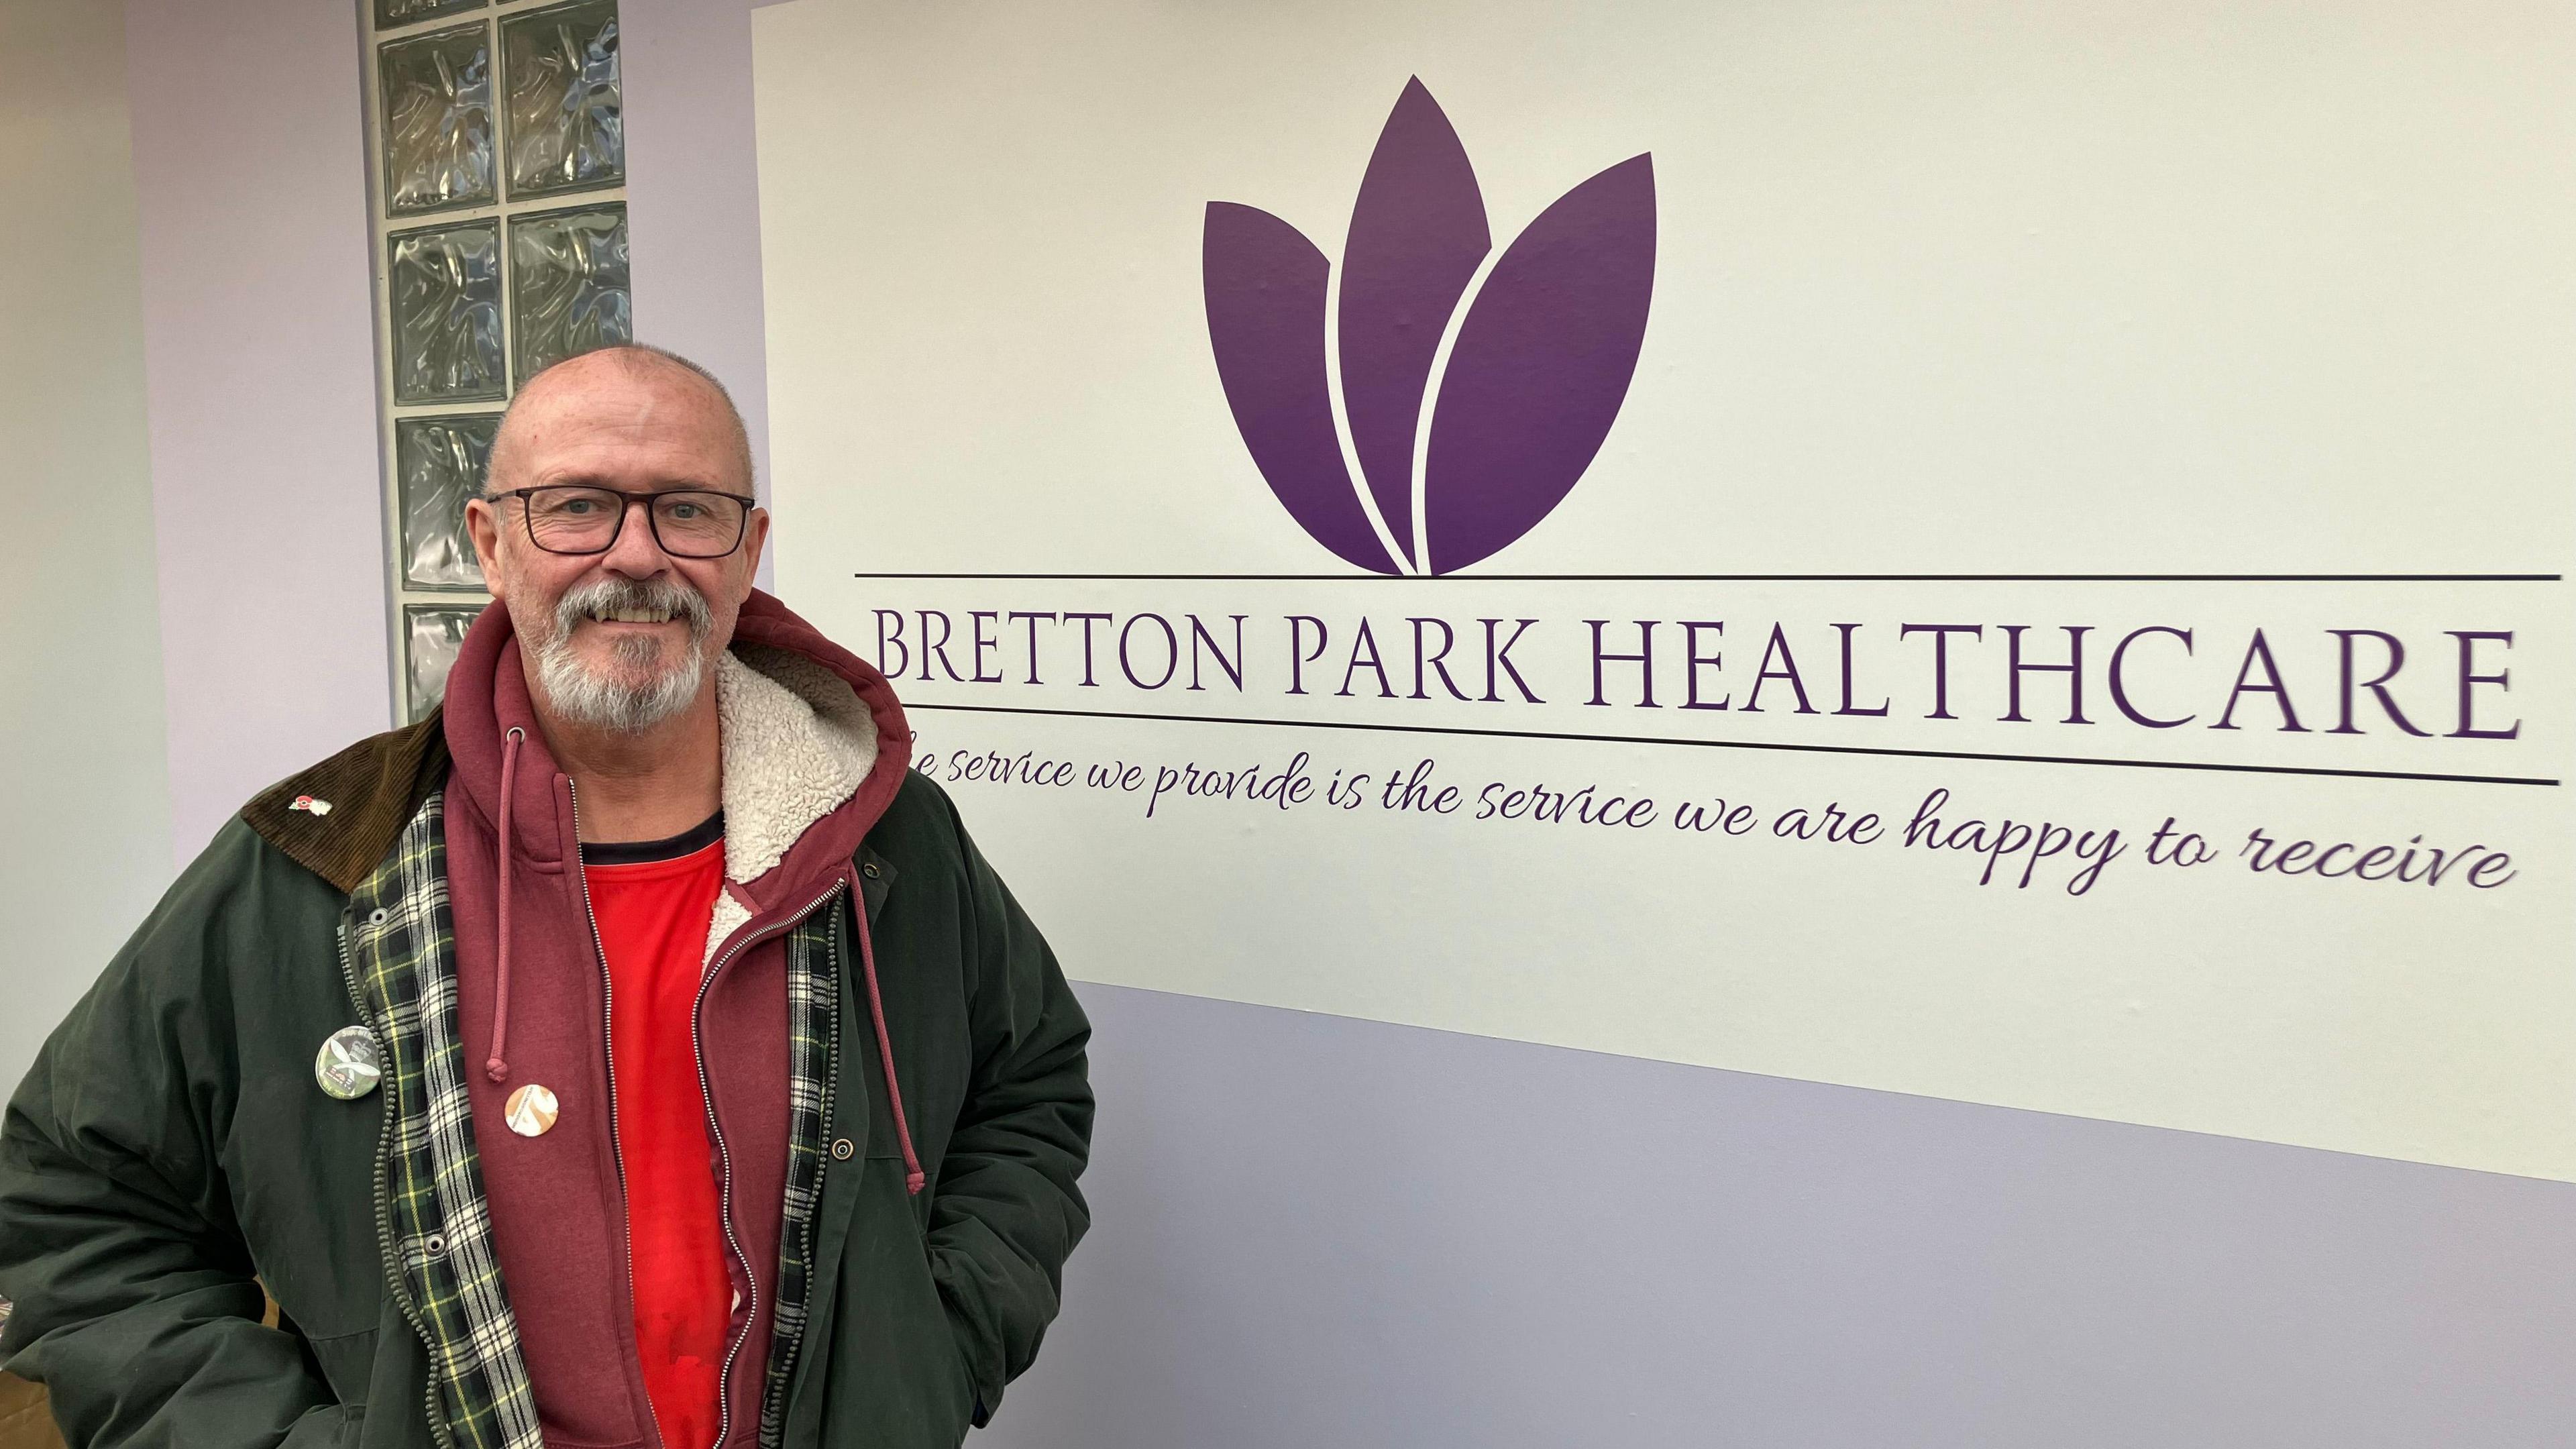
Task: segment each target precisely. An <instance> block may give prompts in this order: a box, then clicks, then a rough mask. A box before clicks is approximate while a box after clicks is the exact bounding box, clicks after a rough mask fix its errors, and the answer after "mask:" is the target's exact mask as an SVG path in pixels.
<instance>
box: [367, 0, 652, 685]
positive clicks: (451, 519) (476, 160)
mask: <svg viewBox="0 0 2576 1449" xmlns="http://www.w3.org/2000/svg"><path fill="white" fill-rule="evenodd" d="M356 3H357V4H358V6H359V14H360V16H361V18H362V19H363V20H364V22H365V24H366V28H367V50H366V63H365V64H364V66H363V67H362V68H361V75H362V77H363V79H364V84H365V86H366V115H367V125H368V129H369V131H370V136H369V138H368V139H369V145H368V148H367V154H368V158H369V165H370V167H371V168H372V172H373V174H372V176H371V178H370V182H371V185H370V190H369V195H370V197H371V204H372V206H373V208H374V214H375V234H376V266H377V272H376V296H377V305H378V307H379V309H380V310H379V312H378V317H377V321H378V334H379V336H381V337H382V339H383V342H382V345H381V347H380V349H379V352H378V362H377V368H378V371H377V386H378V394H377V395H378V399H379V408H380V410H381V412H382V415H383V419H384V430H383V437H384V455H383V462H382V468H383V478H382V482H381V485H380V486H381V487H382V488H383V489H384V493H383V498H384V517H385V556H386V560H387V567H386V578H385V587H386V591H387V595H388V597H389V600H390V602H391V606H392V607H391V608H390V609H388V611H387V615H386V618H387V623H388V630H389V636H390V637H389V640H388V643H389V645H390V647H391V650H392V657H393V660H394V669H393V676H394V678H393V688H394V696H395V698H394V705H395V712H396V715H397V717H399V718H405V719H417V718H420V717H421V716H422V715H423V714H425V713H426V712H427V711H428V710H430V709H431V708H433V707H434V706H435V705H436V704H437V702H438V700H439V698H440V697H441V695H442V694H443V692H444V690H445V688H446V682H447V667H448V664H449V663H450V662H451V661H453V660H454V658H455V654H456V648H457V646H458V643H459V641H461V640H462V639H463V638H464V634H465V629H466V626H467V625H468V624H470V623H471V622H472V621H473V619H474V617H475V615H476V614H477V613H479V612H480V611H481V610H482V609H483V607H484V606H485V605H486V604H487V603H488V602H489V597H490V596H489V595H488V593H487V592H486V591H485V588H484V579H483V574H482V570H481V568H480V567H479V566H478V564H477V563H476V561H475V557H474V545H473V540H472V538H471V536H470V535H469V534H468V533H467V532H466V528H465V506H466V504H467V502H468V501H470V500H471V499H473V498H474V497H475V496H476V495H477V494H478V493H480V492H481V491H482V489H483V487H484V484H485V473H486V470H487V469H488V468H489V467H490V464H491V456H492V439H493V435H494V433H495V432H496V431H497V429H498V428H499V426H500V420H501V413H502V410H503V409H504V408H505V407H507V406H508V405H509V401H510V397H511V394H512V393H513V392H515V391H516V390H517V388H518V386H519V384H521V383H522V382H524V381H526V379H528V378H529V377H531V376H533V375H534V374H535V373H536V372H537V371H538V370H540V369H542V368H544V367H545V366H547V365H548V364H550V363H553V362H558V361H561V360H562V359H564V358H567V357H571V356H575V355H577V354H579V353H582V352H586V351H589V350H590V349H592V348H594V347H601V346H606V345H608V344H611V343H616V342H624V341H628V340H631V339H632V338H633V337H634V335H635V316H634V301H633V293H632V289H631V287H630V286H629V283H628V280H627V235H626V190H625V184H626V123H625V91H624V80H623V78H622V77H621V75H620V74H619V56H618V51H619V16H618V9H617V4H616V0H573V3H565V0H356Z"/></svg>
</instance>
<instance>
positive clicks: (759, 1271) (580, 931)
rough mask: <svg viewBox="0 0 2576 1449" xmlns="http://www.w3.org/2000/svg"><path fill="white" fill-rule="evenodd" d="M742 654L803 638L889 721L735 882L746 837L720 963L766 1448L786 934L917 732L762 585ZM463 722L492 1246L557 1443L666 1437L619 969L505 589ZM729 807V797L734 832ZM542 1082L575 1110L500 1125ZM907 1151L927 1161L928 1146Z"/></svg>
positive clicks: (739, 1441)
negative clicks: (539, 1123) (639, 1222)
mask: <svg viewBox="0 0 2576 1449" xmlns="http://www.w3.org/2000/svg"><path fill="white" fill-rule="evenodd" d="M731 647H732V648H733V649H735V650H736V651H738V652H739V651H743V650H745V649H746V648H767V649H778V650H784V651H787V652H788V653H790V654H793V655H801V656H803V658H804V659H806V660H808V661H811V662H812V663H815V664H819V665H821V666H823V668H824V669H826V670H828V671H829V672H830V674H831V675H833V676H837V678H838V679H839V680H840V682H841V683H843V684H846V685H847V686H848V687H849V688H850V689H851V690H853V691H855V693H856V695H857V698H858V700H859V702H860V703H862V704H864V705H865V706H866V708H867V711H868V714H869V716H870V717H871V718H872V719H873V721H874V723H875V726H876V759H875V762H874V764H873V766H872V767H871V768H870V769H869V771H868V773H867V774H866V776H865V779H864V782H863V783H862V784H860V785H859V787H858V789H857V791H856V793H854V794H852V795H850V796H849V797H848V798H847V799H844V800H842V801H840V802H839V803H838V804H837V805H835V806H832V807H831V808H830V809H829V810H828V811H827V812H826V813H824V814H822V815H821V817H820V818H818V819H816V820H814V821H813V822H812V823H811V824H810V825H808V826H807V827H806V828H805V830H804V832H803V834H802V835H801V836H799V837H797V838H796V841H795V843H794V844H793V845H792V846H790V847H788V848H787V850H786V853H785V855H784V856H783V857H782V858H781V859H780V860H779V861H778V863H777V864H776V865H775V866H773V867H771V868H770V869H769V870H767V871H766V872H765V873H763V874H761V875H760V876H758V877H757V878H756V879H753V880H749V881H743V882H737V881H734V880H732V879H731V874H732V872H731V861H730V847H731V843H730V842H728V855H729V860H728V872H727V875H728V879H727V883H726V886H725V891H726V893H727V894H728V895H730V896H732V897H733V899H734V900H735V901H737V902H738V903H739V904H740V905H741V906H743V907H744V908H745V909H747V910H748V911H749V912H750V917H751V918H750V920H749V921H748V922H746V923H744V924H743V925H741V926H739V927H738V928H736V929H735V930H734V931H733V932H732V933H731V934H730V935H729V936H728V937H727V938H726V940H725V942H724V943H723V945H722V946H720V947H719V948H718V950H717V952H716V954H715V956H714V958H713V966H714V969H713V974H712V975H711V977H710V978H709V981H708V984H707V985H706V987H705V988H704V990H703V994H702V998H701V1004H700V1008H699V1028H698V1047H699V1059H700V1060H699V1065H700V1068H701V1070H702V1072H703V1074H704V1078H705V1081H706V1083H707V1089H708V1095H707V1101H708V1109H709V1115H710V1118H711V1119H712V1120H711V1123H710V1126H711V1131H710V1134H709V1142H708V1151H709V1153H710V1154H711V1160H712V1161H713V1162H714V1163H715V1166H716V1170H717V1180H718V1182H719V1183H720V1184H721V1185H722V1189H723V1191H722V1199H723V1205H724V1216H725V1223H724V1226H725V1230H726V1236H727V1239H728V1249H727V1253H726V1260H727V1264H728V1268H729V1271H730V1273H731V1276H732V1280H733V1286H734V1291H735V1292H736V1294H738V1295H739V1298H738V1301H737V1305H736V1307H735V1309H734V1315H733V1324H732V1339H731V1345H732V1346H731V1348H730V1350H729V1352H728V1355H727V1358H726V1370H725V1392H724V1424H725V1427H724V1431H723V1434H722V1438H721V1440H720V1444H721V1449H747V1446H750V1445H752V1444H754V1443H755V1442H756V1441H757V1436H758V1433H759V1427H760V1395H761V1389H762V1382H761V1380H762V1371H763V1369H764V1367H765V1365H766V1363H767V1360H768V1349H769V1338H770V1325H771V1309H772V1306H773V1304H772V1300H773V1299H774V1297H775V1294H776V1290H777V1275H778V1248H779V1231H780V1220H781V1213H782V1208H783V1201H784V1197H785V1192H786V1182H787V1144H788V1104H787V1093H788V1061H787V984H786V983H787V961H786V948H785V945H784V938H785V935H786V933H787V932H788V931H789V930H790V929H792V928H793V927H794V925H795V924H796V923H797V922H798V921H799V920H801V919H803V918H804V917H805V916H806V915H807V914H809V913H810V912H811V911H813V910H815V909H817V908H819V907H821V906H822V905H823V904H825V903H826V902H828V901H830V900H832V899H834V898H835V897H836V896H837V894H838V892H839V891H841V890H845V889H851V888H852V885H851V878H850V877H851V870H852V866H851V859H852V856H853V855H854V854H855V853H856V852H857V850H858V847H859V842H860V840H861V839H862V837H864V836H865V835H866V834H867V832H868V829H869V827H870V826H872V825H874V824H875V823H876V820H877V818H878V816H879V815H881V814H882V813H883V812H884V810H885V808H886V806H887V804H888V803H889V802H891V801H892V800H893V798H894V795H895V792H896V790H897V789H898V788H900V786H901V785H902V783H903V772H904V770H905V768H906V766H907V763H908V760H909V750H910V745H909V741H910V738H911V734H910V731H909V729H907V727H906V726H905V724H904V718H903V710H902V707H901V706H900V705H899V704H897V703H896V701H895V697H894V691H893V689H892V688H891V687H890V686H888V684H887V683H886V680H885V677H884V676H883V675H881V674H879V673H878V672H877V671H876V670H875V669H874V668H872V667H871V666H869V665H868V664H866V663H865V662H863V661H861V660H860V659H859V658H858V657H857V656H856V655H853V654H851V653H849V652H848V651H847V650H844V649H842V648H841V647H840V646H838V645H836V644H834V643H832V642H831V641H830V640H828V639H825V638H824V637H823V636H822V635H821V634H820V633H818V632H817V631H816V630H815V629H814V628H813V627H812V626H811V625H809V624H807V623H806V622H805V621H804V620H802V619H800V618H798V617H797V616H796V615H794V614H792V613H790V612H788V610H787V608H786V606H784V605H782V604H780V603H779V602H778V601H777V600H776V599H774V598H772V597H770V596H769V595H767V594H765V593H761V592H758V591H756V590H755V591H754V592H753V593H752V594H751V596H750V598H749V599H748V600H746V601H745V603H744V604H743V608H742V612H741V615H740V618H739V619H738V620H737V622H736V624H735V626H734V635H733V640H732V645H731ZM708 687H710V688H713V687H714V679H713V676H712V674H711V675H710V677H709V681H708ZM445 714H446V719H445V731H446V736H447V745H448V749H449V751H450V753H451V754H452V755H453V756H454V760H455V763H454V766H453V771H452V773H451V775H450V777H449V780H448V788H447V810H446V819H447V870H448V888H449V893H450V899H451V905H452V910H453V915H454V924H455V934H456V966H457V1007H458V1024H459V1029H460V1031H461V1032H462V1035H463V1040H464V1043H465V1055H466V1075H467V1078H468V1082H469V1094H470V1098H471V1102H472V1107H473V1122H472V1126H473V1132H474V1144H475V1148H476V1151H477V1153H478V1154H479V1156H480V1160H481V1169H482V1175H483V1186H484V1190H485V1193H486V1194H487V1196H488V1199H489V1201H490V1204H491V1213H492V1240H493V1244H494V1248H495V1250H496V1253H497V1256H498V1258H499V1261H500V1265H501V1273H502V1280H503V1282H504V1283H505V1284H506V1285H507V1289H508V1293H509V1300H510V1308H511V1311H512V1314H513V1316H514V1317H515V1318H516V1319H517V1321H518V1328H519V1337H520V1351H521V1353H522V1355H523V1356H524V1357H525V1359H526V1362H527V1370H528V1379H529V1383H530V1385H531V1387H532V1388H533V1390H534V1392H535V1395H536V1401H537V1415H538V1419H539V1422H540V1424H541V1426H542V1428H543V1430H544V1433H545V1438H546V1442H547V1444H548V1445H550V1446H561V1449H629V1446H647V1445H649V1446H656V1449H661V1436H660V1434H659V1432H658V1431H657V1430H656V1428H655V1426H654V1422H653V1413H652V1408H651V1405H650V1401H649V1400H648V1399H647V1398H646V1396H645V1389H644V1373H643V1366H642V1364H641V1363H640V1361H639V1360H638V1358H637V1353H636V1344H635V1327H634V1306H633V1300H632V1297H631V1295H630V1286H631V1284H630V1279H629V1276H628V1264H627V1241H626V1195H625V1184H624V1181H623V1178H622V1175H621V1170H620V1166H619V1162H618V1157H617V1144H616V1133H615V1120H614V1117H613V1115H612V1111H613V1108H612V1091H613V1087H612V1083H611V1080H610V1071H609V1051H608V1019H609V1018H608V997H607V991H608V975H607V965H606V963H605V962H604V961H603V960H601V958H600V955H599V949H598V944H597V936H596V933H595V931H594V929H593V927H592V923H591V918H590V907H589V897H588V893H587V889H586V886H585V884H584V880H583V876H582V872H581V868H580V865H581V838H580V832H579V829H578V826H577V823H576V818H575V798H574V791H573V786H572V781H571V779H570V777H569V776H567V775H565V774H564V773H563V771H562V770H561V769H560V768H558V767H557V765H556V763H555V761H554V759H553V757H552V756H551V755H550V754H549V753H548V752H547V750H546V745H545V740H544V737H543V736H542V735H541V734H540V733H539V731H538V729H537V723H536V717H535V714H534V712H533V711H532V710H531V708H530V705H529V699H528V684H527V677H526V675H525V673H524V672H523V670H522V667H521V664H520V655H519V648H518V644H517V641H516V639H515V638H514V636H513V634H512V631H511V627H510V616H509V613H508V611H507V610H506V609H504V608H503V607H501V606H500V605H498V604H495V605H493V606H491V607H489V608H486V609H485V610H484V611H483V614H482V616H481V617H480V618H478V619H477V620H476V621H475V623H474V627H473V628H472V629H471V630H470V631H468V633H467V634H466V637H465V643H464V647H463V650H462V652H461V653H460V654H459V655H458V658H457V661H456V666H455V669H454V670H453V671H452V672H451V673H450V674H449V676H448V682H447V696H446V704H445ZM505 781H506V782H507V788H506V790H505V788H504V783H505ZM505 794H506V796H507V808H506V813H505V808H504V797H505ZM730 801H731V796H730V795H729V796H728V803H729V806H730ZM732 814H733V812H732V810H731V809H730V808H729V809H728V817H729V818H728V822H727V825H728V829H731V828H733V825H734V823H735V822H734V821H733V820H732V819H731V818H730V817H731V816H732ZM505 819H506V820H507V821H508V822H509V837H508V841H507V844H506V848H505V846H504V842H503V838H502V832H501V822H502V821H504V820H505ZM505 874H506V877H507V881H508V886H509V889H508V904H507V916H508V926H507V936H506V941H505V938H504V928H503V924H502V921H503V915H504V907H503V901H502V895H503V892H502V884H503V879H504V876H505ZM505 996H506V1010H505V1011H504V1010H502V1009H501V1008H502V1005H503V1002H504V998H505ZM488 1063H497V1064H498V1070H497V1071H495V1070H492V1069H489V1065H488ZM527 1083H538V1084H542V1085H544V1086H545V1087H547V1088H549V1089H551V1090H552V1091H553V1092H554V1094H555V1097H556V1100H557V1102H558V1104H559V1106H560V1110H561V1116H560V1118H559V1119H558V1121H557V1122H556V1124H555V1126H554V1128H553V1130H552V1131H549V1132H546V1133H545V1134H543V1135H541V1136H537V1137H521V1136H519V1135H517V1134H516V1133H513V1132H512V1131H510V1129H509V1128H508V1126H507V1125H506V1124H505V1123H504V1121H503V1104H504V1103H505V1102H506V1101H507V1100H508V1099H509V1096H510V1094H511V1093H512V1092H514V1091H516V1090H517V1089H518V1088H519V1087H520V1086H522V1085H524V1084H527ZM719 1143H720V1144H721V1146H719ZM904 1150H905V1151H906V1153H907V1154H909V1152H910V1150H911V1148H910V1144H909V1143H908V1142H907V1143H906V1144H905V1149H904ZM916 1180H918V1179H916ZM668 1449H698V1446H693V1445H673V1446H668Z"/></svg>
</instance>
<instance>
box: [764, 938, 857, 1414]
mask: <svg viewBox="0 0 2576 1449" xmlns="http://www.w3.org/2000/svg"><path fill="white" fill-rule="evenodd" d="M856 904H857V909H859V910H863V911H864V910H866V909H867V903H866V902H864V901H861V902H858V903H856ZM823 953H824V954H823V965H824V975H823V981H824V984H825V986H826V987H827V988H828V990H829V993H830V994H829V995H828V996H827V997H826V998H825V1001H824V1007H825V1014H826V1016H827V1017H828V1019H829V1020H830V1022H831V1025H829V1026H827V1027H825V1028H824V1029H823V1080H822V1084H821V1085H822V1092H823V1116H822V1130H821V1133H820V1136H819V1139H818V1140H817V1141H816V1142H815V1144H814V1147H815V1151H816V1152H817V1153H818V1154H819V1155H820V1156H821V1157H822V1158H823V1159H825V1160H828V1159H829V1157H830V1155H831V1142H832V1107H833V1104H834V1101H835V1099H837V1098H838V1097H839V1096H840V1082H841V926H840V922H838V921H837V920H836V921H834V922H833V923H832V929H831V930H830V931H828V932H826V933H824V937H823ZM827 1170H828V1169H826V1168H825V1167H824V1166H823V1163H822V1162H820V1161H818V1162H817V1163H816V1164H815V1168H814V1206H813V1210H812V1211H810V1212H808V1213H806V1214H805V1224H804V1226H803V1227H802V1228H801V1229H800V1230H799V1231H798V1234H797V1251H798V1253H799V1254H801V1255H802V1256H803V1258H804V1259H805V1322H804V1324H800V1325H799V1326H798V1328H797V1334H796V1343H795V1344H794V1346H793V1348H792V1350H791V1352H790V1354H789V1356H788V1360H787V1365H786V1366H787V1367H788V1368H789V1369H790V1370H793V1369H794V1367H795V1364H796V1359H797V1358H798V1357H801V1356H802V1355H803V1353H804V1351H805V1332H804V1330H805V1328H806V1327H807V1326H810V1325H811V1324H812V1323H813V1322H814V1296H815V1291H816V1289H815V1284H816V1282H817V1281H818V1278H819V1275H818V1274H817V1272H816V1264H815V1262H814V1228H815V1225H816V1224H817V1223H819V1222H820V1221H822V1217H823V1177H824V1174H825V1172H826V1171H827ZM786 1408H787V1375H785V1374H781V1375H780V1376H779V1380H778V1382H777V1383H775V1384H773V1385H771V1386H770V1389H769V1393H768V1395H767V1397H766V1399H765V1400H764V1402H763V1403H762V1405H761V1413H762V1416H763V1417H764V1418H765V1417H767V1416H768V1415H770V1414H772V1413H778V1414H784V1413H785V1411H786ZM781 1422H782V1423H783V1422H784V1421H783V1420H782V1421H781Z"/></svg>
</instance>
